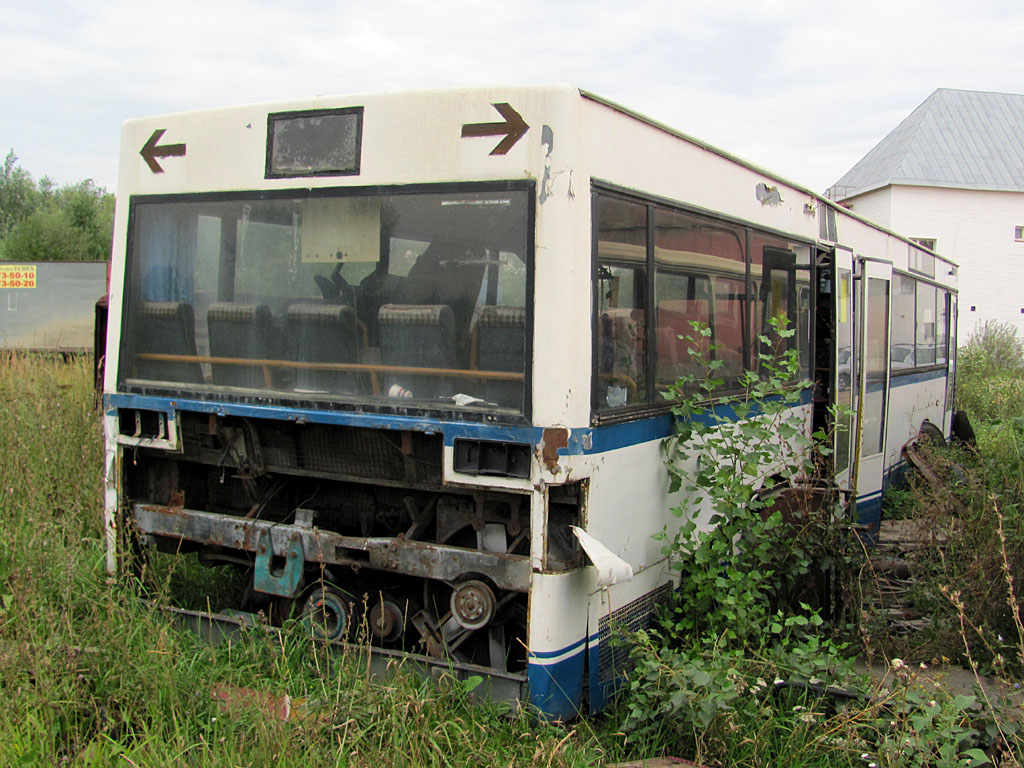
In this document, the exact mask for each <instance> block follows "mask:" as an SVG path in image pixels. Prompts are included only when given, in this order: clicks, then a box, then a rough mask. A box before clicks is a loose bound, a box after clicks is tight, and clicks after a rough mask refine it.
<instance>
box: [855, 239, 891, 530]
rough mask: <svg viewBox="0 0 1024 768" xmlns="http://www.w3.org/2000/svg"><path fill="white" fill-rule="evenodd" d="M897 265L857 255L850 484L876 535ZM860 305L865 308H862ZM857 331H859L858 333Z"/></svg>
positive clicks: (862, 516)
mask: <svg viewBox="0 0 1024 768" xmlns="http://www.w3.org/2000/svg"><path fill="white" fill-rule="evenodd" d="M891 281H892V265H891V264H887V263H882V262H877V261H868V260H866V259H858V282H859V284H858V285H856V286H855V288H856V290H855V292H854V318H855V320H856V325H857V330H858V331H859V332H860V337H859V342H858V343H857V345H856V349H857V351H858V352H859V355H855V365H854V383H853V387H854V403H855V405H854V408H855V409H856V410H857V411H858V413H857V414H856V416H855V422H856V424H857V429H856V430H855V431H854V441H853V445H854V446H855V450H854V453H853V455H854V464H853V467H852V473H853V474H852V475H851V482H850V485H851V486H853V488H854V490H855V493H856V499H857V507H856V510H857V518H858V521H859V522H860V523H863V524H865V525H867V526H869V528H868V532H869V535H871V536H872V537H873V536H875V535H877V533H878V523H879V520H880V517H881V509H882V470H883V467H884V464H885V461H884V459H885V453H884V451H885V427H886V408H887V406H888V402H887V400H888V392H889V294H890V291H889V284H890V282H891ZM858 307H859V308H860V311H858ZM855 335H856V334H855Z"/></svg>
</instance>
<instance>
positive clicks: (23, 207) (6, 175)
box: [0, 149, 38, 240]
mask: <svg viewBox="0 0 1024 768" xmlns="http://www.w3.org/2000/svg"><path fill="white" fill-rule="evenodd" d="M17 162H18V156H17V155H15V154H14V150H13V149H12V150H11V151H10V152H8V153H7V157H5V158H4V167H3V174H2V175H0V240H3V239H4V238H6V237H7V235H8V233H9V232H10V231H11V230H12V229H13V228H14V227H15V226H16V225H17V224H18V222H19V221H21V220H22V219H24V218H25V217H26V216H28V215H29V214H30V213H32V211H33V210H34V209H35V207H36V204H37V201H38V193H37V191H36V188H35V185H34V184H33V183H32V177H31V176H29V174H28V171H26V170H25V169H24V168H21V167H19V166H17V165H15V163H17Z"/></svg>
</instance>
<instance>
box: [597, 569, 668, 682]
mask: <svg viewBox="0 0 1024 768" xmlns="http://www.w3.org/2000/svg"><path fill="white" fill-rule="evenodd" d="M671 589H672V585H671V584H662V585H661V586H660V587H658V588H657V589H655V590H653V591H651V592H648V593H647V594H646V595H644V596H643V597H639V598H637V599H636V600H634V601H633V602H631V603H629V604H627V605H624V606H622V607H621V608H619V609H618V610H616V611H612V613H611V615H610V616H602V617H601V619H600V621H598V623H597V641H598V652H597V675H598V678H597V679H598V681H599V682H602V683H606V682H609V681H611V680H613V679H615V678H616V677H617V676H619V675H621V674H622V672H623V671H624V670H627V669H629V645H628V644H627V643H625V642H622V640H621V635H623V634H625V633H627V632H637V631H638V630H641V629H647V628H648V627H649V626H650V625H651V620H652V619H653V618H654V612H655V609H656V608H657V606H658V604H659V603H662V602H664V601H665V599H666V598H667V597H668V594H669V591H670V590H671ZM613 634H614V635H618V636H619V637H613Z"/></svg>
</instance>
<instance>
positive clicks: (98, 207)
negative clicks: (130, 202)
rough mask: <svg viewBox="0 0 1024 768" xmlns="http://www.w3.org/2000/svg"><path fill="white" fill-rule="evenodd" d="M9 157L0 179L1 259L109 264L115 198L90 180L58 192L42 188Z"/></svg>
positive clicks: (44, 183) (49, 185) (49, 184)
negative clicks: (102, 262)
mask: <svg viewBox="0 0 1024 768" xmlns="http://www.w3.org/2000/svg"><path fill="white" fill-rule="evenodd" d="M17 160H18V158H17V156H16V155H15V154H14V151H13V150H12V151H10V152H9V153H8V154H7V157H6V159H5V160H4V166H3V176H2V177H0V259H5V260H7V261H106V260H107V259H109V258H110V247H111V240H112V236H113V228H114V196H113V195H111V194H110V193H108V192H107V191H106V190H105V189H103V188H102V187H97V186H96V185H95V183H93V181H92V179H85V180H84V181H80V182H78V183H77V184H71V185H67V186H64V187H60V188H57V186H56V184H55V183H54V182H53V180H52V179H50V178H49V177H47V176H44V177H43V178H42V179H40V181H39V183H38V185H36V184H35V183H34V182H33V181H32V177H31V176H30V175H29V173H28V171H26V170H24V169H23V168H21V167H19V166H18V165H17Z"/></svg>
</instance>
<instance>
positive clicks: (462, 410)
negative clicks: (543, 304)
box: [116, 180, 536, 425]
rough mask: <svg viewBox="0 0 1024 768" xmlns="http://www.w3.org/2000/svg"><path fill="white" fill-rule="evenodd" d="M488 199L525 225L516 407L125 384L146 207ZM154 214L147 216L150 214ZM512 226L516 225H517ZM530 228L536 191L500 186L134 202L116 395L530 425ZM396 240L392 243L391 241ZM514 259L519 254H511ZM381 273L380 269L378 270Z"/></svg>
mask: <svg viewBox="0 0 1024 768" xmlns="http://www.w3.org/2000/svg"><path fill="white" fill-rule="evenodd" d="M477 193H480V194H488V193H499V194H500V193H515V194H518V195H521V196H522V197H521V201H522V208H523V211H524V213H525V221H523V222H521V223H520V222H517V223H516V226H517V227H518V226H521V227H523V232H522V235H523V239H524V241H525V252H524V254H522V257H523V258H522V261H523V262H524V264H525V286H524V291H525V296H524V298H525V302H524V305H525V306H524V307H523V309H524V310H525V325H524V340H523V343H524V350H523V379H522V390H523V391H522V397H521V404H522V407H521V408H519V407H518V406H516V407H514V408H513V407H503V408H492V407H479V406H474V405H473V404H468V405H458V404H457V403H455V402H452V403H451V404H448V403H447V402H441V401H438V402H434V401H431V400H427V399H420V400H397V401H395V402H390V401H389V400H390V399H389V398H382V397H379V396H373V397H355V396H353V397H346V396H345V395H343V394H338V395H332V396H330V397H307V396H304V394H303V393H302V392H300V391H294V392H286V391H283V390H280V389H274V388H268V389H262V390H261V389H249V388H245V389H238V388H231V391H226V390H225V389H224V388H222V387H216V386H214V385H211V384H210V383H209V382H206V383H201V384H197V385H191V384H189V383H187V382H185V381H181V382H176V381H173V380H168V381H159V380H153V379H139V378H129V376H128V375H127V373H128V371H129V364H130V356H131V349H130V347H131V343H130V342H131V339H132V335H131V331H130V329H129V323H130V322H131V321H132V319H133V304H134V303H135V302H141V301H142V299H141V298H140V297H138V296H136V295H135V294H136V293H138V292H139V287H138V284H137V282H136V281H137V280H141V279H142V276H141V273H140V272H139V270H140V269H142V268H143V267H142V266H141V265H140V257H139V256H138V251H137V249H136V246H137V243H136V239H137V236H136V233H137V232H138V229H139V217H140V211H143V210H146V209H147V207H149V206H156V205H161V204H179V203H180V204H191V203H215V204H236V205H237V204H244V203H249V202H252V203H254V204H255V203H258V202H262V201H268V202H273V201H277V200H281V201H283V200H298V201H306V200H316V199H335V198H358V197H362V198H375V197H380V198H386V197H403V196H415V195H426V194H432V195H472V194H477ZM151 210H152V209H151ZM515 218H518V217H515ZM535 226H536V189H535V183H534V182H533V181H529V180H524V181H498V182H463V183H458V182H454V183H443V184H415V185H400V186H390V185H369V186H359V187H356V186H352V187H348V186H345V187H315V188H289V189H281V190H249V191H224V192H202V193H184V194H172V195H133V196H131V197H130V198H129V205H128V225H127V237H126V246H125V252H124V254H123V257H122V258H123V259H124V261H125V268H124V283H123V285H122V286H121V287H120V291H121V296H122V302H121V312H120V320H119V331H120V348H119V354H118V373H117V381H116V391H117V392H120V393H126V394H138V395H145V396H171V397H174V398H176V399H188V400H195V401H202V402H213V403H229V404H230V403H237V404H240V405H261V406H271V407H275V408H279V409H281V408H283V409H289V410H290V409H295V410H317V411H356V412H360V413H380V414H401V415H407V416H411V417H415V418H438V419H445V420H450V419H451V414H453V413H457V414H458V419H459V420H462V421H482V422H488V423H506V424H514V425H523V424H529V423H530V421H531V417H532V380H533V377H532V371H533V339H534V334H533V325H534V322H533V318H534V279H535ZM392 237H394V236H392ZM517 255H518V254H517ZM381 265H383V266H382V267H381ZM381 268H383V270H384V271H386V270H387V268H388V264H387V263H385V262H384V261H383V259H382V260H381V262H379V263H378V267H377V268H375V269H374V272H379V271H381Z"/></svg>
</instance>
